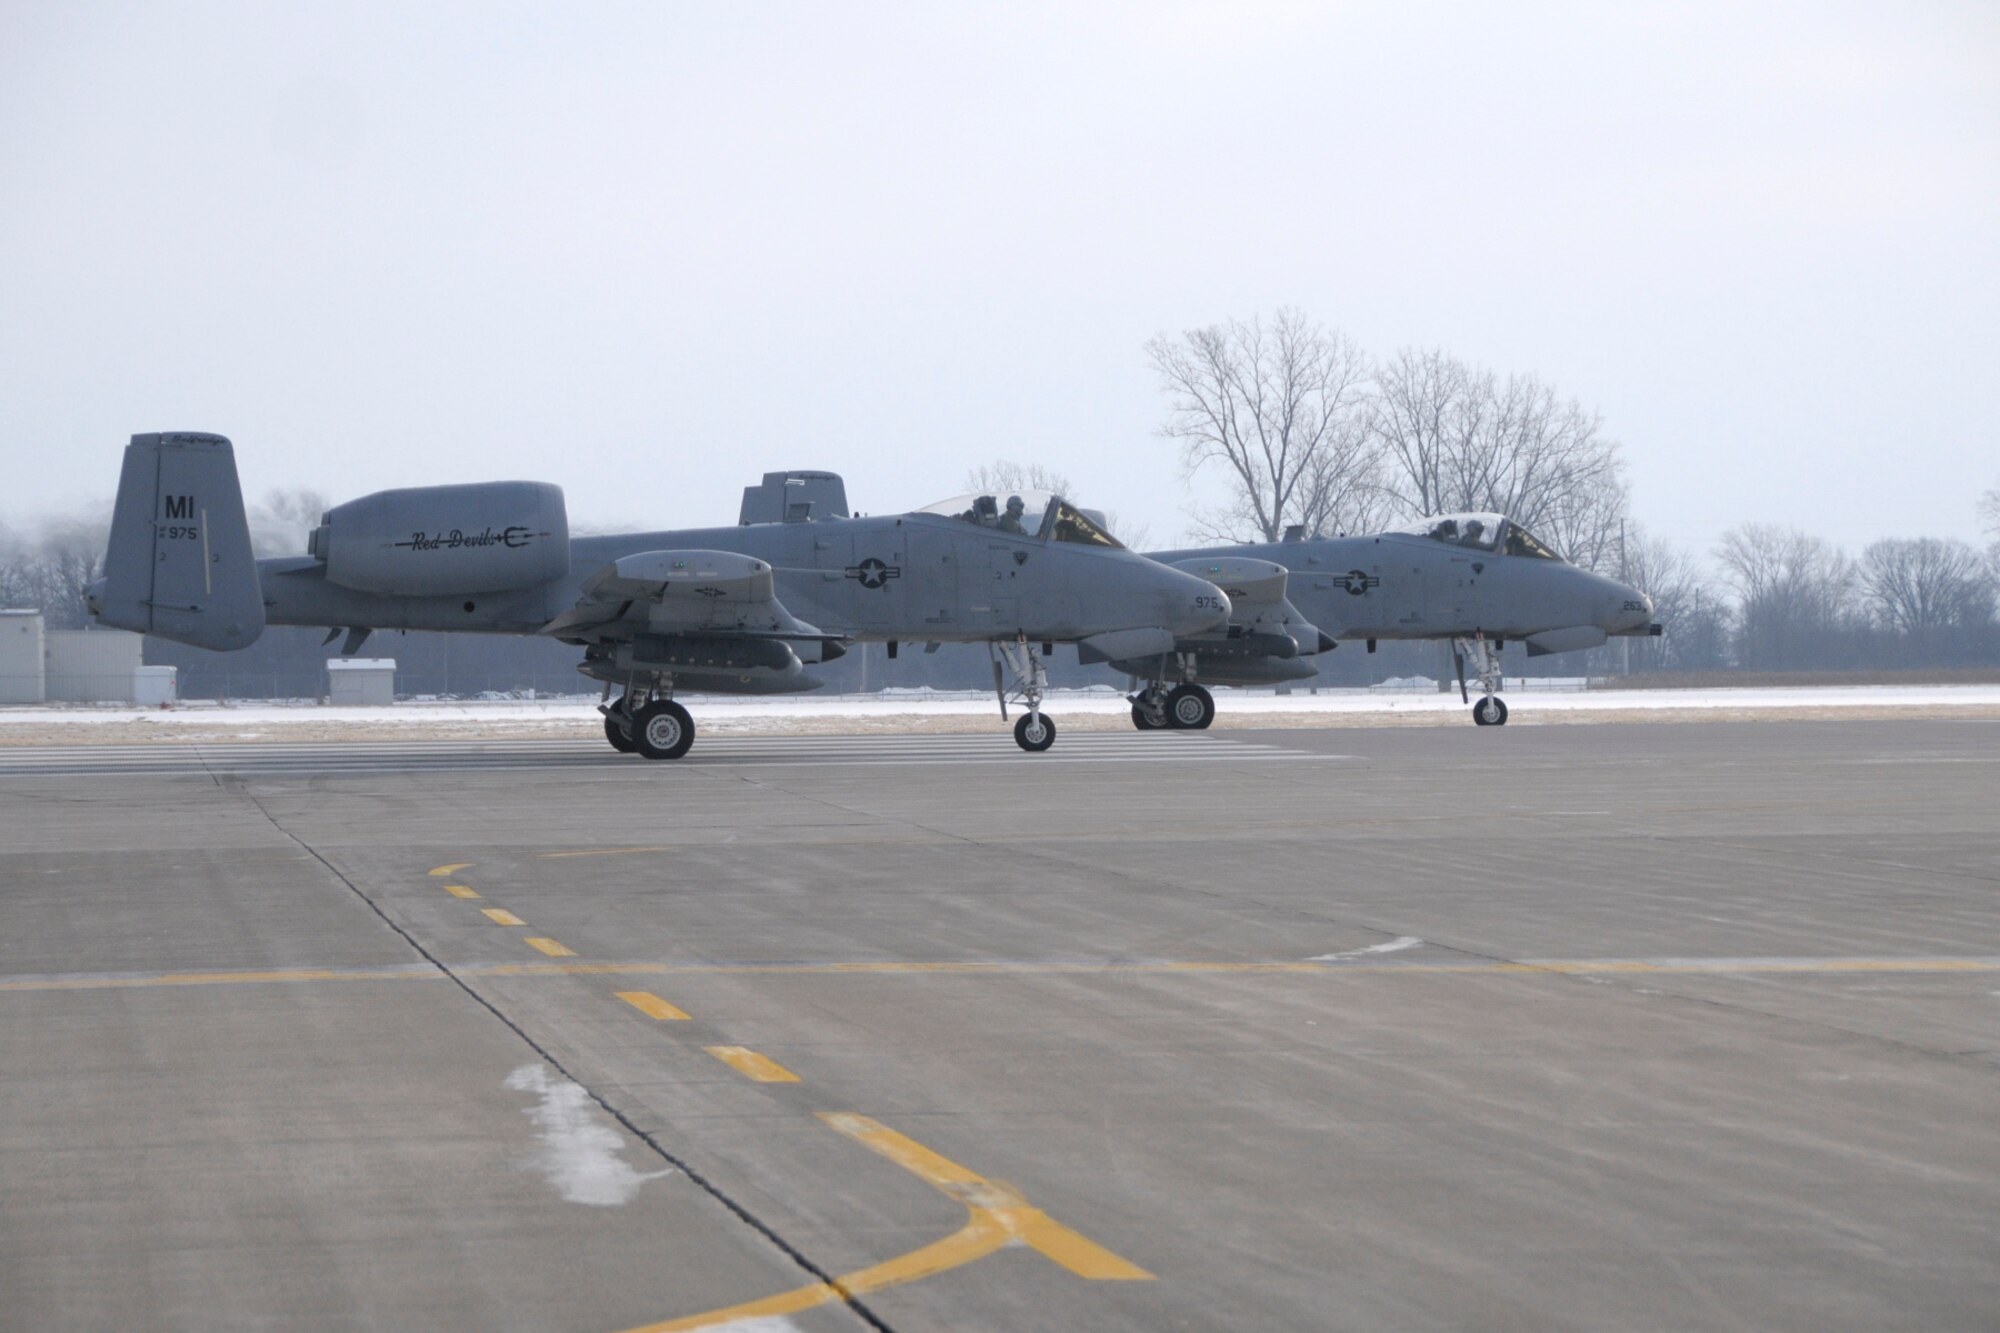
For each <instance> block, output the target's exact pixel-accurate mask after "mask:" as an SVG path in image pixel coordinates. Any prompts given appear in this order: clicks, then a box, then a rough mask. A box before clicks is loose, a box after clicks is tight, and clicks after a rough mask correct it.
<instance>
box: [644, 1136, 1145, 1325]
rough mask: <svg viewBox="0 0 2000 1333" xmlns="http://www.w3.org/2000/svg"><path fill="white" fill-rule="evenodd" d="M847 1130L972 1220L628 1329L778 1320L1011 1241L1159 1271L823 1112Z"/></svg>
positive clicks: (1079, 1258)
mask: <svg viewBox="0 0 2000 1333" xmlns="http://www.w3.org/2000/svg"><path fill="white" fill-rule="evenodd" d="M819 1118H820V1119H821V1120H822V1121H824V1122H825V1123H826V1124H828V1125H830V1126H831V1127H832V1128H834V1129H836V1130H838V1131H840V1132H841V1133H842V1134H845V1135H846V1136H847V1137H848V1138H850V1139H853V1140H854V1141H855V1142H857V1143H860V1144H862V1145H864V1146H866V1147H868V1148H870V1149H872V1150H873V1151H875V1152H877V1153H880V1154H881V1155H882V1156H884V1157H886V1158H888V1159H889V1160H890V1161H892V1162H894V1163H895V1164H896V1165H897V1166H900V1167H902V1168H903V1169H904V1170H905V1171H908V1172H910V1173H911V1174H912V1175H914V1176H917V1177H918V1178H919V1179H921V1180H923V1181H924V1182H925V1183H927V1184H929V1185H931V1186H933V1187H934V1188H936V1189H937V1190H939V1191H940V1192H942V1193H945V1194H948V1195H950V1196H951V1197H952V1198H954V1199H957V1200H958V1201H959V1202H960V1203H962V1204H964V1205H965V1211H966V1214H967V1217H966V1222H965V1225H964V1226H963V1227H961V1228H960V1229H959V1230H957V1231H954V1232H953V1233H952V1234H951V1235H949V1236H946V1237H945V1238H944V1239H942V1240H937V1241H932V1242H931V1243H930V1244H929V1245H925V1246H922V1247H921V1248H919V1249H915V1250H911V1251H910V1252H909V1253H908V1254H902V1255H898V1256H897V1257H896V1258H894V1259H890V1260H888V1261H887V1262H885V1263H879V1264H876V1265H875V1266H874V1267H872V1268H863V1269H860V1270H859V1271H857V1272H853V1273H847V1274H844V1275H842V1276H840V1277H837V1278H835V1279H833V1281H831V1282H814V1283H811V1284H809V1285H807V1286H803V1287H798V1288H796V1289H794V1290H792V1291H787V1292H780V1293H779V1294H778V1295H776V1296H766V1297H764V1298H763V1299H762V1300H755V1301H746V1302H744V1303H743V1304H741V1305H731V1306H726V1307H724V1308H722V1309H720V1310H708V1311H705V1312H703V1313H701V1314H693V1315H685V1316H683V1317H681V1318H679V1319H670V1320H667V1321H666V1322H664V1323H659V1324H647V1325H645V1326H644V1327H642V1328H635V1329H630V1330H627V1333H686V1330H692V1329H702V1328H715V1327H717V1326H719V1325H724V1324H729V1323H732V1322H734V1321H736V1320H739V1319H759V1318H763V1319H771V1318H777V1317H780V1316H783V1315H790V1314H797V1313H799V1312H800V1311H802V1310H810V1309H812V1308H813V1307H815V1306H819V1305H828V1304H832V1303H834V1302H836V1301H847V1300H852V1299H853V1298H854V1297H856V1296H862V1295H866V1294H867V1293H868V1292H871V1291H880V1290H881V1289H882V1288H884V1287H894V1286H900V1285H902V1284H904V1283H907V1282H915V1281H918V1280H919V1279H922V1278H927V1277H935V1276H936V1275H937V1274H939V1273H944V1272H949V1271H950V1270H951V1269H954V1268H962V1267H964V1266H965V1265H966V1264H969V1263H973V1262H975V1261H977V1260H980V1259H984V1258H985V1257H986V1256H987V1255H989V1254H993V1253H995V1252H996V1251H999V1250H1003V1249H1006V1248H1007V1247H1008V1246H1010V1245H1024V1246H1026V1247H1028V1248H1029V1249H1031V1250H1034V1251H1035V1252H1036V1253H1038V1254H1040V1255H1042V1256H1043V1257H1045V1258H1047V1259H1050V1260H1052V1261H1053V1262H1055V1263H1057V1264H1059V1265H1061V1266H1062V1267H1063V1268H1066V1269H1068V1270H1069V1271H1070V1272H1072V1273H1074V1274H1076V1275H1077V1276H1078V1277H1083V1278H1089V1279H1091V1280H1093V1281H1097V1282H1147V1281H1151V1280H1152V1277H1153V1275H1152V1274H1151V1273H1149V1272H1147V1271H1146V1270H1145V1269H1143V1268H1141V1267H1139V1266H1138V1265H1137V1264H1135V1263H1132V1262H1130V1261H1129V1260H1126V1259H1123V1258H1121V1257H1119V1256H1118V1255H1116V1254H1113V1253H1112V1252H1111V1251H1110V1250H1107V1249H1105V1248H1104V1247H1103V1246H1102V1245H1099V1244H1098V1243H1097V1242H1096V1241H1093V1240H1091V1239H1089V1238H1088V1237H1086V1236H1083V1235H1081V1234H1079V1233H1077V1232H1075V1231H1072V1230H1070V1229H1069V1228H1068V1227H1066V1226H1064V1225H1063V1224H1062V1223H1060V1222H1058V1221H1056V1220H1055V1219H1054V1218H1052V1217H1050V1216H1049V1215H1048V1214H1047V1213H1045V1212H1043V1211H1042V1210H1041V1209H1039V1208H1036V1207H1035V1206H1033V1205H1032V1204H1030V1203H1029V1202H1028V1201H1027V1200H1026V1199H1025V1198H1023V1197H1022V1196H1021V1193H1020V1191H1018V1190H1016V1189H1014V1188H1012V1187H1011V1186H1008V1185H1003V1184H1001V1183H999V1182H998V1181H993V1180H988V1179H986V1178H985V1177H984V1176H981V1175H979V1174H978V1173H977V1172H974V1171H971V1170H969V1169H967V1168H966V1167H963V1166H960V1165H959V1164H958V1163H957V1162H954V1161H952V1160H950V1159H949V1158H947V1157H943V1156H940V1155H939V1154H937V1153H934V1152H932V1151H931V1150H930V1149H929V1148H926V1147H924V1146H923V1145H922V1144H921V1143H918V1142H916V1141H915V1140H914V1139H911V1138H908V1137H906V1136H905V1135H902V1134H899V1133H897V1132H896V1131H895V1130H893V1129H890V1128H889V1127H888V1126H886V1125H884V1124H882V1123H881V1122H880V1121H876V1120H871V1119H870V1118H869V1117H867V1116H865V1115H854V1114H851V1113H848V1112H832V1111H829V1112H822V1113H821V1114H820V1117H819Z"/></svg>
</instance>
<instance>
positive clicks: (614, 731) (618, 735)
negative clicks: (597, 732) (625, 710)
mask: <svg viewBox="0 0 2000 1333" xmlns="http://www.w3.org/2000/svg"><path fill="white" fill-rule="evenodd" d="M620 717H621V714H620V713H619V712H618V711H617V710H616V709H613V710H612V711H611V712H609V713H606V714H605V715H604V739H605V740H607V741H610V742H611V748H612V749H614V750H616V751H618V753H620V754H631V753H632V752H633V751H634V750H636V749H638V748H639V743H638V742H637V741H635V740H633V739H632V729H631V728H630V727H628V726H626V725H625V724H624V722H622V721H620V720H619V719H620Z"/></svg>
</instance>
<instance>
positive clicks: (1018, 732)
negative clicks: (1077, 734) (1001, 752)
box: [1014, 713, 1056, 754]
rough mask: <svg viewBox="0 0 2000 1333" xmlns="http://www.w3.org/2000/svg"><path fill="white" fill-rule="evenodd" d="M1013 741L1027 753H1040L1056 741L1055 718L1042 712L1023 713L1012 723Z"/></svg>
mask: <svg viewBox="0 0 2000 1333" xmlns="http://www.w3.org/2000/svg"><path fill="white" fill-rule="evenodd" d="M1014 743H1015V744H1016V745H1019V746H1020V747H1021V748H1022V749H1023V750H1026V751H1027V752H1028V753H1029V754H1040V753H1041V752H1042V751H1044V750H1046V749H1048V748H1049V747H1050V746H1051V745H1054V744H1055V743H1056V724H1055V719H1054V718H1052V717H1049V716H1048V715H1046V714H1044V713H1023V714H1022V715H1021V720H1020V721H1019V722H1016V723H1015V724H1014Z"/></svg>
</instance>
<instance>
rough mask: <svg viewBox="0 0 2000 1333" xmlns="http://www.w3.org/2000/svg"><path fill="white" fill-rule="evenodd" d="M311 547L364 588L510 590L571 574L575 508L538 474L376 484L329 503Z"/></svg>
mask: <svg viewBox="0 0 2000 1333" xmlns="http://www.w3.org/2000/svg"><path fill="white" fill-rule="evenodd" d="M307 549H308V550H309V551H310V552H311V553H312V554H313V555H314V556H316V557H318V559H319V560H320V562H321V563H323V564H324V565H325V566H326V577H327V580H328V581H329V582H332V583H337V584H339V585H341V586H342V587H344V588H353V589H355V590H357V591H359V592H373V593H387V594H390V595H392V596H404V597H436V596H446V597H449V596H456V595H457V594H460V593H487V592H510V591H513V590H515V589H518V588H530V587H533V586H534V585H536V584H538V583H546V582H548V581H549V580H551V579H559V578H563V577H565V576H566V575H567V574H568V573H569V512H568V509H567V508H566V506H565V505H564V504H563V493H562V488H561V487H559V486H551V485H549V484H548V483H546V482H540V481H489V482H477V483H473V484H469V485H459V486H419V487H413V488H410V489H407V490H397V491H377V492H375V494H373V495H364V496H362V497H361V498H360V499H359V500H349V501H348V502H347V503H346V504H343V505H336V506H335V507H334V508H332V509H329V510H327V511H326V517H325V519H324V520H323V521H322V522H321V524H320V526H319V527H318V528H316V529H314V530H313V534H312V539H311V542H310V544H309V546H308V548H307Z"/></svg>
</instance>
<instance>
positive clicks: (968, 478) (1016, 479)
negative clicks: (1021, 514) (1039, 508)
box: [965, 458, 1076, 500]
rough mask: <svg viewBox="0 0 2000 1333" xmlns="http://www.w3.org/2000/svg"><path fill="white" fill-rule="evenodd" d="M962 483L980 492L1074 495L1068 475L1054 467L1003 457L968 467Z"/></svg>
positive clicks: (1066, 497) (1071, 498) (1070, 496)
mask: <svg viewBox="0 0 2000 1333" xmlns="http://www.w3.org/2000/svg"><path fill="white" fill-rule="evenodd" d="M965 484H966V486H967V487H968V488H970V489H972V490H974V491H978V492H980V493H981V494H983V495H1005V494H1007V493H1008V492H1009V491H1054V492H1055V493H1056V494H1057V495H1060V496H1062V497H1063V498H1064V499H1070V500H1073V499H1075V498H1076V497H1075V496H1074V495H1072V494H1071V492H1070V485H1069V478H1068V477H1065V476H1064V475H1063V474H1062V473H1060V472H1058V471H1056V470H1055V469H1054V468H1050V467H1043V466H1042V465H1041V464H1040V463H1015V462H1011V461H1009V460H1007V459H1005V458H998V459H995V460H994V461H993V462H991V463H987V464H984V465H982V466H980V467H976V468H971V469H968V470H967V472H966V474H965Z"/></svg>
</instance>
